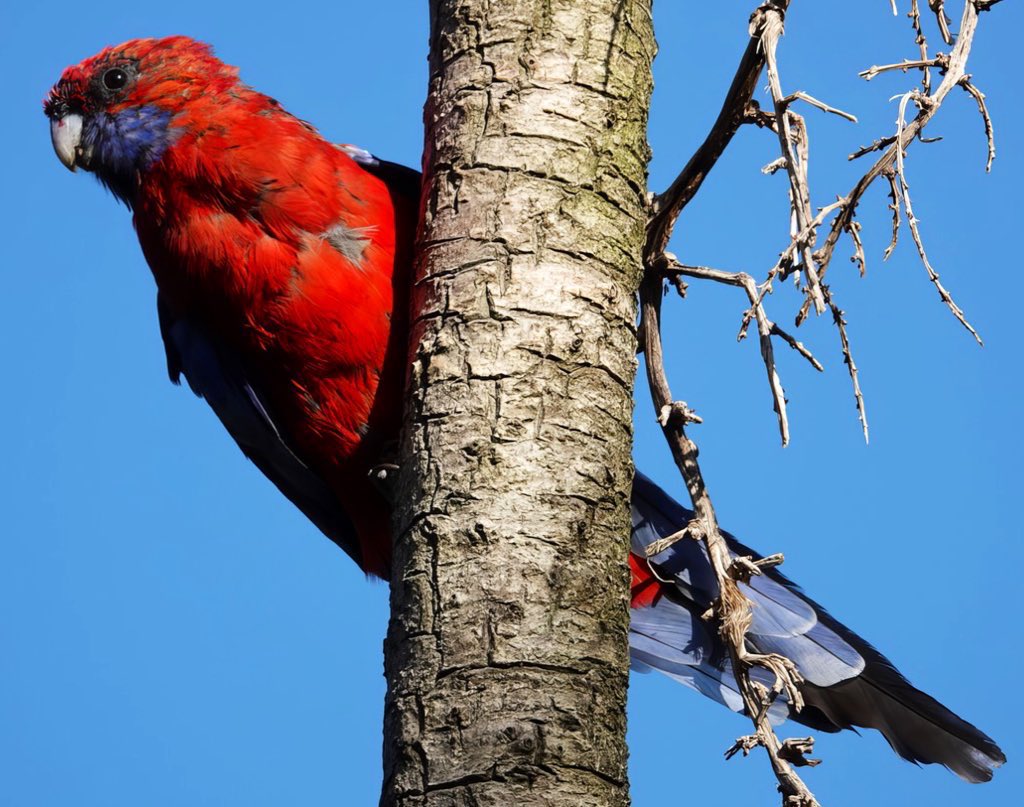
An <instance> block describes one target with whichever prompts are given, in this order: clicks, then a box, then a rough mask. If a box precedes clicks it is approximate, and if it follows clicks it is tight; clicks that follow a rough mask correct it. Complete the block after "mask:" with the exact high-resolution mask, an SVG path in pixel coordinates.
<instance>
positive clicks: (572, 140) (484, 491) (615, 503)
mask: <svg viewBox="0 0 1024 807" xmlns="http://www.w3.org/2000/svg"><path fill="white" fill-rule="evenodd" d="M431 12H432V13H431V56H430V67H431V71H430V90H429V91H430V94H429V98H428V100H427V105H426V129H427V131H426V144H427V145H426V160H425V168H426V179H425V182H426V189H425V199H426V202H425V212H424V221H423V225H422V231H421V242H420V245H419V250H418V252H419V258H418V266H417V272H416V280H417V282H416V290H415V293H414V295H413V297H414V299H413V303H412V307H413V323H414V327H413V334H412V345H413V347H412V350H413V355H412V370H411V379H410V388H409V393H408V407H407V412H406V418H407V420H406V431H405V436H404V441H403V447H402V463H401V471H400V474H399V504H398V510H397V515H396V520H395V530H396V533H395V534H396V547H395V566H394V572H393V576H392V577H393V579H392V588H391V606H392V618H391V625H390V628H389V631H388V639H387V642H386V644H385V654H386V661H385V667H386V674H387V679H388V696H387V701H386V707H385V721H384V779H385V781H384V789H383V793H382V796H381V804H382V805H386V806H387V807H392V806H396V807H397V806H398V805H401V806H402V807H406V806H407V805H476V806H479V807H484V806H485V805H501V806H502V807H507V806H508V805H517V807H518V806H519V805H540V804H544V805H625V804H628V802H629V794H628V786H627V781H626V745H625V726H626V718H625V702H626V687H627V682H628V647H627V631H628V621H629V612H628V573H627V567H626V552H627V541H628V534H629V532H628V524H629V508H628V501H629V487H630V481H631V478H632V465H631V462H630V448H631V445H630V443H631V436H632V432H631V425H630V423H631V413H632V408H633V394H632V393H633V377H634V373H635V358H634V355H635V343H636V339H635V321H636V310H635V291H636V288H637V284H638V282H639V279H640V273H641V254H640V253H641V248H642V245H643V236H644V225H645V212H646V206H645V193H646V164H647V159H648V148H647V142H646V124H647V110H648V103H649V100H650V90H651V60H652V58H653V55H654V49H655V45H654V35H653V31H652V26H651V8H650V0H588V2H579V0H502V2H497V0H432V2H431Z"/></svg>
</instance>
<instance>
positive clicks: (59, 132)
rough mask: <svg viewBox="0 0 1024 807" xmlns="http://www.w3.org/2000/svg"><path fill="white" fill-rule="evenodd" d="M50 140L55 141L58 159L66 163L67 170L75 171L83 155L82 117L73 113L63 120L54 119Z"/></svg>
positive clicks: (51, 122)
mask: <svg viewBox="0 0 1024 807" xmlns="http://www.w3.org/2000/svg"><path fill="white" fill-rule="evenodd" d="M50 139H51V140H52V141H53V150H54V151H55V152H57V159H59V160H60V161H61V162H62V163H64V166H65V167H66V168H68V169H69V170H71V171H74V170H75V166H76V161H77V160H78V157H79V154H80V153H81V144H82V116H81V115H75V114H73V113H72V114H69V115H65V116H64V117H63V118H52V119H51V120H50Z"/></svg>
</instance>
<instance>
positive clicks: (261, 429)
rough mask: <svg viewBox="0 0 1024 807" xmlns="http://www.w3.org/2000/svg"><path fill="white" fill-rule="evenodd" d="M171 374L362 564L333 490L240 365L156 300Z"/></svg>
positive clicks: (307, 512)
mask: <svg viewBox="0 0 1024 807" xmlns="http://www.w3.org/2000/svg"><path fill="white" fill-rule="evenodd" d="M157 311H158V313H159V316H160V333H161V335H162V336H163V340H164V349H165V351H166V353H167V372H168V375H169V376H170V378H171V381H173V382H174V383H175V384H178V383H180V380H181V376H182V375H183V374H184V376H185V378H186V380H187V381H188V385H189V387H190V388H191V389H192V391H193V392H194V393H195V394H196V395H198V396H199V397H201V398H205V399H206V402H207V403H208V404H209V405H210V407H211V408H212V409H213V411H214V412H215V413H216V415H217V417H218V418H220V421H221V423H223V424H224V427H225V428H226V429H227V430H228V433H229V434H230V435H231V436H232V437H233V438H234V440H235V442H236V443H238V447H239V448H241V449H242V452H243V453H244V454H245V455H246V456H247V457H248V458H249V459H250V460H252V461H253V463H254V464H255V465H256V467H257V468H259V469H260V470H261V471H262V472H263V473H264V474H265V475H266V477H267V478H268V479H269V480H270V481H271V482H273V483H274V484H275V485H276V486H277V488H278V489H279V490H280V491H281V492H282V493H283V494H284V495H285V496H287V497H288V499H290V500H291V502H292V503H293V504H295V506H296V507H298V508H299V509H300V510H301V511H302V512H303V513H304V514H305V515H306V517H307V518H309V520H310V521H312V522H313V523H314V524H315V525H316V526H317V527H318V528H319V529H320V530H321V531H322V532H323V533H324V534H325V535H326V536H327V537H328V538H330V539H331V540H332V541H334V542H335V543H336V544H338V546H340V547H341V548H342V549H344V550H345V552H347V553H348V554H349V555H350V556H351V557H352V559H353V560H354V561H355V562H356V563H357V564H360V565H361V563H360V561H361V559H362V558H361V551H360V547H359V541H358V539H357V537H356V533H355V529H354V528H353V526H352V523H351V521H350V520H349V518H348V516H347V515H346V514H345V512H344V511H343V510H342V509H341V506H340V505H339V504H338V501H337V498H336V497H335V496H334V494H333V493H332V492H331V490H330V488H329V487H328V486H327V484H326V483H325V482H324V480H323V479H321V478H320V477H319V476H318V475H317V474H316V473H315V472H314V471H312V470H311V469H310V468H309V467H308V466H307V465H306V464H305V463H304V462H303V461H302V459H301V458H300V457H298V456H297V455H296V454H295V453H294V452H293V451H292V449H291V448H290V447H289V445H288V441H287V440H286V438H285V437H284V436H283V435H282V433H281V431H280V430H279V429H278V427H277V426H276V425H275V423H274V419H273V417H272V416H271V413H270V412H269V410H268V409H267V406H266V404H265V401H266V399H265V398H264V397H263V396H262V395H261V394H260V392H259V390H258V389H257V388H256V386H255V385H254V384H253V383H252V381H251V380H250V379H249V378H247V376H246V373H245V371H244V369H243V367H242V366H241V363H240V362H239V361H238V360H237V359H236V358H234V357H232V355H231V354H230V351H228V350H226V349H225V348H224V347H223V346H221V345H218V344H217V343H216V342H215V341H214V340H213V339H212V338H211V337H210V336H209V335H208V334H206V333H204V331H203V330H202V329H201V328H200V327H199V326H197V325H196V324H195V323H194V322H190V321H189V320H187V319H184V318H179V317H175V316H174V315H173V314H172V313H171V311H170V310H169V308H168V307H167V305H166V304H165V302H164V301H163V300H162V299H161V298H160V296H159V295H158V296H157Z"/></svg>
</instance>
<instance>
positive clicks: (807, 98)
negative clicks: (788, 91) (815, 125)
mask: <svg viewBox="0 0 1024 807" xmlns="http://www.w3.org/2000/svg"><path fill="white" fill-rule="evenodd" d="M782 100H783V103H784V104H785V105H786V106H787V107H788V106H789V105H790V104H792V103H793V102H794V101H804V102H805V103H808V104H810V105H811V106H813V107H816V108H818V109H820V110H821V111H822V112H828V113H829V114H831V115H838V116H839V117H840V118H846V120H848V121H850V122H851V123H856V122H857V118H856V116H854V115H851V114H850V113H849V112H843V110H841V109H836V108H835V107H832V106H829V105H828V104H826V103H825V102H823V101H819V100H818V99H817V98H815V97H814V96H811V95H808V94H807V93H805V92H804V91H803V90H798V91H797V92H795V93H793V94H792V95H788V96H786V97H785V98H783V99H782Z"/></svg>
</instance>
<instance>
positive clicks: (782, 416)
mask: <svg viewBox="0 0 1024 807" xmlns="http://www.w3.org/2000/svg"><path fill="white" fill-rule="evenodd" d="M665 259H666V265H665V267H664V269H663V272H664V273H665V274H666V275H669V274H679V275H686V276H687V277H696V278H701V279H702V280H712V281H714V282H716V283H724V284H726V285H728V286H738V287H740V288H742V289H743V290H744V291H746V293H747V299H748V300H749V301H750V309H748V310H749V311H751V312H753V317H754V318H755V319H756V320H757V333H758V336H759V337H760V344H761V358H762V359H763V361H764V367H765V371H766V372H767V374H768V386H769V388H770V389H771V393H772V404H773V407H774V409H775V414H776V416H777V417H778V421H779V434H780V435H781V437H782V445H784V446H786V445H789V420H788V418H787V416H786V393H785V391H784V390H783V388H782V381H781V379H780V378H779V374H778V371H777V370H776V368H775V351H774V349H773V347H772V336H773V335H774V336H779V337H780V338H781V339H783V340H784V341H785V342H786V344H788V345H789V346H790V347H791V348H793V349H794V350H795V351H797V352H798V353H799V354H800V355H801V356H803V357H804V358H805V359H807V361H809V362H810V363H811V366H812V367H814V369H816V370H818V371H823V370H824V369H825V368H824V367H822V366H821V363H820V362H819V361H818V360H817V359H816V358H814V355H813V354H812V353H811V352H810V351H809V350H808V349H807V348H806V347H804V345H803V344H801V343H800V342H799V341H797V340H796V339H795V338H794V337H792V336H790V335H789V334H788V333H786V332H785V331H784V330H782V329H781V328H780V327H779V326H778V325H776V324H775V323H774V322H772V321H771V320H770V319H768V314H767V313H766V312H765V310H764V305H763V301H762V297H761V295H760V293H759V292H758V289H757V284H756V283H755V282H754V278H753V277H752V276H750V275H748V274H747V273H746V272H724V271H722V270H721V269H712V268H711V267H709V266H688V265H686V264H682V263H680V262H679V261H678V260H677V259H676V257H675V256H674V255H672V253H670V252H668V253H665ZM744 336H746V329H743V330H741V331H740V333H739V335H738V336H737V339H743V337H744Z"/></svg>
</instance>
